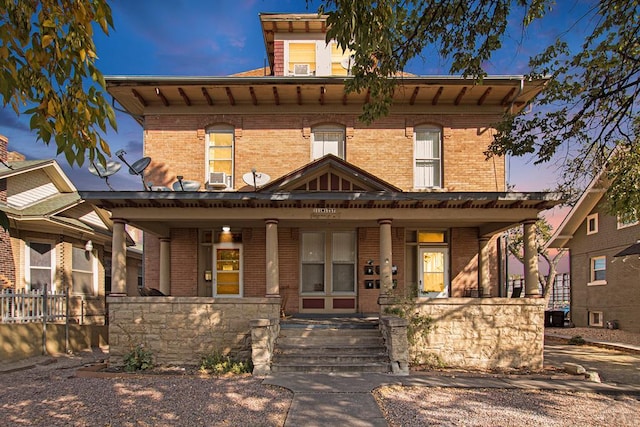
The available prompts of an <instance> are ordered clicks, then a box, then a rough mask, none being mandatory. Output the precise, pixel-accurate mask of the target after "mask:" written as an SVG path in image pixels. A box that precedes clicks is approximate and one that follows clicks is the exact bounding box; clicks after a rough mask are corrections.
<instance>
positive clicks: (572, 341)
mask: <svg viewBox="0 0 640 427" xmlns="http://www.w3.org/2000/svg"><path fill="white" fill-rule="evenodd" d="M568 343H569V344H571V345H584V344H586V341H585V340H584V338H582V337H581V336H580V335H574V336H573V337H571V339H570V340H569V341H568Z"/></svg>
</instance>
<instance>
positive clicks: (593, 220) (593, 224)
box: [587, 213, 598, 235]
mask: <svg viewBox="0 0 640 427" xmlns="http://www.w3.org/2000/svg"><path fill="white" fill-rule="evenodd" d="M597 232H598V214H597V213H594V214H591V215H589V216H587V235H589V234H596V233H597Z"/></svg>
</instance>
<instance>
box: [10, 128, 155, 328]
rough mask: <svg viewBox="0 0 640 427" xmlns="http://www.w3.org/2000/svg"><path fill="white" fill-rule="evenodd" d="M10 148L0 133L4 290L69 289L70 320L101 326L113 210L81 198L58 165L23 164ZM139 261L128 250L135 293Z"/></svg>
mask: <svg viewBox="0 0 640 427" xmlns="http://www.w3.org/2000/svg"><path fill="white" fill-rule="evenodd" d="M7 145H8V139H7V138H6V137H4V136H2V135H0V160H2V162H1V163H0V190H1V191H0V209H2V211H4V212H5V213H6V214H7V216H8V218H9V229H8V230H0V234H1V237H2V238H1V239H0V289H12V290H13V291H17V292H20V291H23V290H26V291H32V290H41V289H42V288H43V287H46V288H47V291H49V292H66V291H69V295H70V296H69V315H70V321H71V322H72V323H79V324H95V325H104V324H105V321H106V317H105V310H106V305H105V301H106V299H105V297H106V294H107V292H109V285H110V283H109V282H110V273H109V271H110V270H111V231H110V224H111V221H110V218H109V212H106V211H104V210H102V209H99V208H96V207H95V206H93V205H91V204H90V203H87V202H85V201H84V200H82V199H81V198H80V196H79V194H78V191H77V190H76V188H75V186H74V185H73V183H72V182H71V181H70V180H69V178H68V177H67V176H66V175H65V173H64V172H63V171H62V169H61V168H60V166H59V165H58V164H57V162H56V161H55V160H25V158H24V156H22V155H20V154H19V153H16V152H7ZM127 239H128V241H129V243H130V244H133V241H132V240H131V239H130V238H127ZM141 262H142V253H141V251H139V250H138V251H136V250H132V249H128V250H127V251H126V265H127V268H128V271H129V277H128V278H127V279H126V281H125V282H126V284H127V286H129V287H131V288H132V289H134V290H135V289H137V281H138V278H137V275H138V271H139V269H140V267H141ZM105 265H106V266H107V267H106V268H105Z"/></svg>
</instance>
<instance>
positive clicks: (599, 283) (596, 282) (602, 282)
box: [587, 280, 607, 286]
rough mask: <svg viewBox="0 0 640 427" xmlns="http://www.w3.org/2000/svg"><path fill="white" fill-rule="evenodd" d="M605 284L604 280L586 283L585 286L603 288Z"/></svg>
mask: <svg viewBox="0 0 640 427" xmlns="http://www.w3.org/2000/svg"><path fill="white" fill-rule="evenodd" d="M606 284H607V281H606V280H595V281H593V282H588V283H587V286H604V285H606Z"/></svg>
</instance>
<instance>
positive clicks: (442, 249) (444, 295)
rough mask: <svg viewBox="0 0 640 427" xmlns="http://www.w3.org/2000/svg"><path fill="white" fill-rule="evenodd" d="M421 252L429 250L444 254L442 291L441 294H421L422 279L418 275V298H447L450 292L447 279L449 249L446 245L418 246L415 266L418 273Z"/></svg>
mask: <svg viewBox="0 0 640 427" xmlns="http://www.w3.org/2000/svg"><path fill="white" fill-rule="evenodd" d="M423 250H429V251H433V252H442V253H443V254H444V284H445V285H444V289H443V291H442V292H423V291H422V286H421V282H422V278H421V277H420V275H419V274H418V296H419V297H421V298H449V296H450V290H451V281H450V278H449V263H450V259H449V247H448V245H446V244H443V243H440V244H433V245H431V244H424V243H423V244H418V260H417V264H416V266H417V267H418V273H420V271H421V270H422V267H421V263H422V260H421V259H420V255H421V252H422V251H423Z"/></svg>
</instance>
